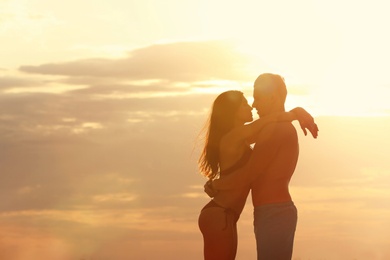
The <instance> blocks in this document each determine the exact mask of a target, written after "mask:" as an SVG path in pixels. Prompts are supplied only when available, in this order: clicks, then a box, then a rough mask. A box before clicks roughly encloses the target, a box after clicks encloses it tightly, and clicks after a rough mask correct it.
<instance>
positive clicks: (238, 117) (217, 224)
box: [199, 90, 317, 260]
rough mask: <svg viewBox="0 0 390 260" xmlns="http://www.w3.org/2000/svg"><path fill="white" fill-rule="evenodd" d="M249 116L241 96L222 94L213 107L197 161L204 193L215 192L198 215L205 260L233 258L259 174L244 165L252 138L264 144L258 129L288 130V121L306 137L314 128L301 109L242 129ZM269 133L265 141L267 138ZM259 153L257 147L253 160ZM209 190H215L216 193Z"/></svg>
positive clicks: (312, 122) (268, 117)
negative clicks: (205, 179) (296, 124)
mask: <svg viewBox="0 0 390 260" xmlns="http://www.w3.org/2000/svg"><path fill="white" fill-rule="evenodd" d="M257 100H258V99H257ZM251 111H252V107H251V106H250V105H249V104H248V102H247V100H246V98H245V97H244V95H243V93H242V92H240V91H234V90H233V91H227V92H224V93H222V94H220V95H219V96H218V97H217V98H216V100H215V101H214V103H213V107H212V111H211V114H210V118H209V122H208V128H207V133H206V140H205V146H204V149H203V152H202V154H201V156H200V159H199V167H200V171H201V173H202V174H203V175H205V176H206V177H208V178H209V181H208V182H207V183H206V185H205V191H206V192H214V194H210V193H209V195H211V197H213V199H212V200H211V201H210V202H209V203H208V204H206V206H204V207H203V209H202V210H201V213H200V215H199V228H200V230H201V232H202V234H203V239H204V258H205V259H206V260H208V259H210V260H211V259H212V260H215V259H220V260H224V259H226V260H228V259H229V260H230V259H235V256H236V252H237V242H238V241H237V226H236V223H237V221H238V219H239V216H240V214H241V212H242V210H243V208H244V205H245V202H246V198H247V196H248V193H249V190H250V185H251V182H252V179H253V178H254V177H253V175H254V173H252V172H254V171H255V170H256V169H257V168H254V169H253V171H250V172H249V171H248V173H246V172H245V169H246V165H247V163H248V162H250V163H251V164H253V162H251V161H253V159H251V158H253V157H252V153H253V152H252V149H251V148H250V146H249V145H250V144H252V143H254V142H255V141H256V139H257V140H258V141H261V142H263V140H262V139H260V137H259V136H263V134H262V132H263V131H262V130H263V129H264V130H266V129H268V128H272V129H273V128H274V125H278V124H282V125H284V124H289V125H291V121H293V120H295V119H298V120H299V123H300V125H301V127H302V129H303V131H304V133H305V134H306V128H308V129H309V130H310V127H312V126H313V125H315V123H314V119H313V118H312V116H311V115H310V114H309V113H307V112H306V111H305V110H304V109H302V108H295V109H293V110H292V111H290V112H285V111H284V109H283V110H280V111H278V112H276V111H275V113H272V114H269V116H267V117H264V118H260V119H259V120H256V121H254V122H252V123H250V124H245V123H247V122H251V121H252V120H253V118H252V112H251ZM269 131H270V130H267V132H266V133H267V134H266V135H264V137H266V136H267V135H269ZM312 134H313V136H315V137H316V134H317V132H315V131H313V132H312ZM268 137H269V136H268ZM264 139H266V138H264ZM271 140H272V139H271ZM258 150H259V148H255V151H254V152H255V155H256V156H257V154H258ZM265 163H267V164H269V163H268V162H265ZM253 167H255V166H253ZM249 173H250V174H249ZM210 185H214V186H215V189H212V187H210ZM215 190H218V191H217V192H215Z"/></svg>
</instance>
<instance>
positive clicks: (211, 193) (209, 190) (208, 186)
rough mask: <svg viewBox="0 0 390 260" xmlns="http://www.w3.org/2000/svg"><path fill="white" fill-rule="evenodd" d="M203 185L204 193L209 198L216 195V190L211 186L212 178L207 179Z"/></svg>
mask: <svg viewBox="0 0 390 260" xmlns="http://www.w3.org/2000/svg"><path fill="white" fill-rule="evenodd" d="M203 187H204V192H206V194H207V195H209V197H210V198H214V197H215V195H217V193H218V191H217V190H215V189H214V187H213V181H212V180H208V181H207V182H206V183H205V184H204V186H203Z"/></svg>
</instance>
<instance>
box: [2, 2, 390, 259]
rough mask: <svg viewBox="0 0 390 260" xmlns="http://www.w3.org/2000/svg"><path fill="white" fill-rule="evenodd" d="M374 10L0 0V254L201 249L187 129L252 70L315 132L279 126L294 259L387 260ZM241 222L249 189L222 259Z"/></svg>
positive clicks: (165, 253) (195, 253) (360, 5)
mask: <svg viewBox="0 0 390 260" xmlns="http://www.w3.org/2000/svg"><path fill="white" fill-rule="evenodd" d="M389 8H390V4H388V3H387V2H386V1H382V0H371V1H368V0H362V1H352V0H351V1H349V0H345V1H344V0H341V1H340V0H337V1H336V0H328V1H320V0H297V1H289V0H276V1H265V0H264V1H263V0H240V1H236V0H234V1H222V0H164V1H160V0H143V1H141V0H139V1H126V0H112V1H92V0H85V1H75V0H69V1H66V2H63V3H61V4H59V3H58V2H57V1H49V0H3V1H0V37H1V51H0V52H1V57H2V59H1V63H0V167H1V177H0V195H1V198H2V199H1V203H0V259H7V260H42V259H48V260H51V259H55V260H75V259H84V260H128V259H140V260H141V259H169V260H179V259H187V260H198V259H202V249H203V248H202V246H203V241H202V236H201V233H200V231H199V230H198V226H197V218H198V214H199V211H200V209H201V208H202V207H203V205H204V204H206V203H207V202H208V200H209V198H208V197H207V195H206V194H205V193H204V192H203V184H204V182H205V178H204V177H203V176H201V175H200V174H199V171H198V169H197V159H198V156H199V154H200V150H201V148H202V147H201V144H202V143H201V141H202V140H200V138H201V136H202V135H201V130H202V128H203V126H204V123H205V122H206V120H207V118H208V113H209V112H210V108H211V104H212V102H213V100H214V99H215V98H216V96H217V95H218V94H219V93H221V92H223V91H226V90H231V89H238V90H240V91H243V92H244V94H245V96H246V97H247V99H248V102H249V103H250V104H251V103H252V101H253V98H252V87H253V82H254V80H255V79H256V77H257V76H258V75H259V74H260V73H263V72H273V73H279V74H281V75H282V76H283V77H284V78H285V81H286V84H287V87H288V93H289V94H288V97H287V102H286V109H287V110H290V109H292V108H294V107H297V106H301V107H304V108H305V109H306V110H308V111H309V112H310V113H311V114H312V115H314V116H315V119H316V122H317V124H318V126H319V129H320V132H319V137H318V139H316V140H315V139H312V138H311V137H305V136H304V135H303V133H302V131H301V130H300V127H299V124H298V123H294V125H295V126H296V128H297V131H298V133H299V142H300V158H299V162H298V166H297V169H296V172H295V175H294V177H293V179H292V183H291V193H292V196H293V199H294V202H295V204H296V205H297V207H298V212H299V220H298V229H297V233H296V240H295V246H294V255H293V259H295V260H298V259H300V260H308V259H314V260H315V259H318V260H319V259H327V260H345V259H358V260H363V259H364V260H365V259H374V260H376V259H380V260H381V259H383V260H387V259H390V249H389V248H390V235H389V234H390V222H389V221H388V219H389V218H390V204H389V202H388V201H389V199H390V192H389V191H390V184H389V183H390V164H389V162H388V161H389V160H388V155H389V154H390V139H389V138H387V134H388V133H389V130H390V102H389V100H390V77H389V76H388V74H389V73H388V70H389V61H390V50H389V46H390V37H388V25H389V24H390V16H389V15H388V10H389ZM254 113H255V111H254ZM254 116H255V118H256V117H257V115H254ZM252 218H253V216H252V205H251V203H250V200H248V202H247V206H246V208H245V210H244V212H243V214H242V216H241V218H240V220H239V224H238V225H239V247H238V255H237V260H241V259H242V260H243V259H255V257H256V249H255V241H254V234H253V222H252V221H253V219H252Z"/></svg>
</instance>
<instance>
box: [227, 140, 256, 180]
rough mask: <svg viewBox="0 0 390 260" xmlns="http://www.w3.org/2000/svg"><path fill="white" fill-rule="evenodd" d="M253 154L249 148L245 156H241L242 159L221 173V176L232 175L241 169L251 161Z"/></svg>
mask: <svg viewBox="0 0 390 260" xmlns="http://www.w3.org/2000/svg"><path fill="white" fill-rule="evenodd" d="M251 154H252V149H251V148H250V147H247V148H246V149H245V151H244V154H243V155H242V156H241V158H240V159H239V160H238V161H237V162H236V163H235V164H234V165H233V166H231V167H229V168H227V169H226V170H224V171H221V174H223V175H226V174H230V173H232V172H234V171H236V170H238V169H240V168H241V167H243V166H244V165H245V164H246V163H247V162H248V161H249V158H250V157H251Z"/></svg>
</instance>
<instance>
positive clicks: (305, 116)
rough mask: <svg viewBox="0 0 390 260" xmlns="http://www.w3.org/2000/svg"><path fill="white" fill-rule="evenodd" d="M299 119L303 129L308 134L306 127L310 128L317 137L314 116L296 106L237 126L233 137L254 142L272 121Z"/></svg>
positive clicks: (250, 142)
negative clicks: (287, 110)
mask: <svg viewBox="0 0 390 260" xmlns="http://www.w3.org/2000/svg"><path fill="white" fill-rule="evenodd" d="M294 120H298V121H299V124H300V126H301V128H302V131H303V133H304V134H305V135H307V131H306V129H308V130H309V131H310V132H311V134H312V135H313V137H314V138H317V135H318V127H317V125H316V124H315V123H314V118H313V117H312V116H311V115H310V114H309V113H308V112H307V111H306V110H305V109H303V108H301V107H296V108H294V109H292V110H291V111H289V112H280V113H274V114H272V115H269V116H266V117H264V118H260V119H257V120H255V121H253V122H252V123H249V124H246V125H243V126H241V127H237V128H236V129H235V130H233V131H232V136H230V137H232V138H234V135H236V139H238V140H245V141H247V143H249V144H252V143H254V140H255V138H256V136H257V134H258V133H259V132H260V131H261V130H262V129H263V128H264V126H266V125H267V124H269V123H272V122H283V121H287V122H292V121H294Z"/></svg>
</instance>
